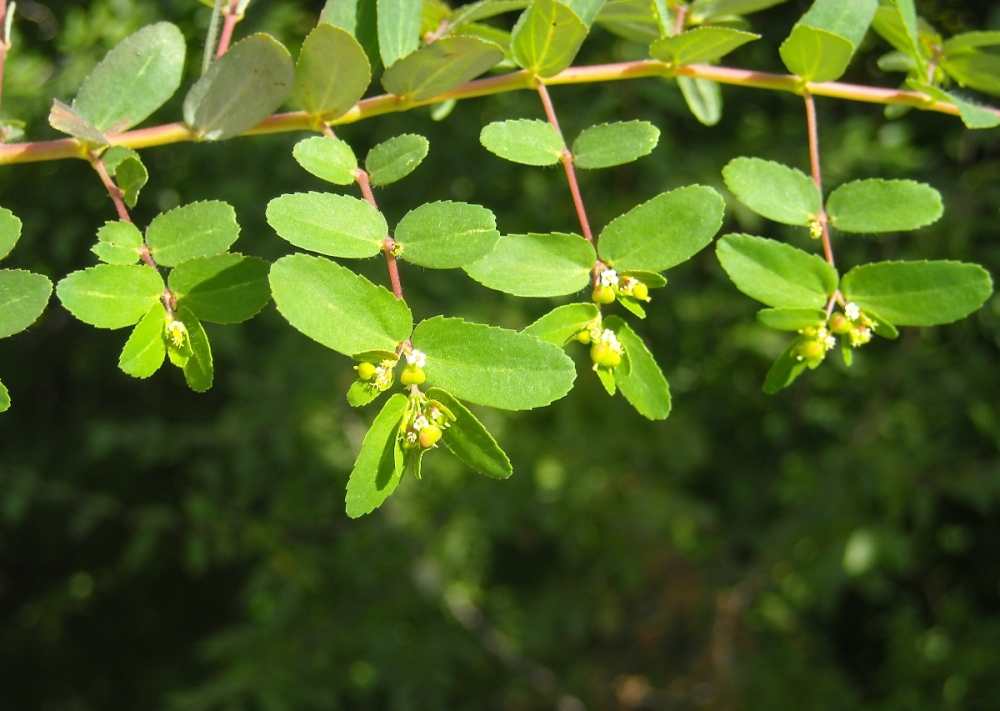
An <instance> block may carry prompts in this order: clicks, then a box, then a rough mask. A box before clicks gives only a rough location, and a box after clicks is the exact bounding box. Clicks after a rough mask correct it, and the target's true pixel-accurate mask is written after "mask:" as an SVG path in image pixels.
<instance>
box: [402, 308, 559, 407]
mask: <svg viewBox="0 0 1000 711" xmlns="http://www.w3.org/2000/svg"><path fill="white" fill-rule="evenodd" d="M411 340H412V342H413V346H414V348H417V349H419V350H421V351H423V352H424V353H425V354H426V355H427V364H426V365H425V366H424V371H425V372H426V373H427V380H428V381H429V382H430V383H432V384H433V385H435V386H437V387H441V388H444V389H446V390H447V391H448V392H450V393H452V394H453V395H454V396H455V397H457V398H460V399H462V400H467V401H469V402H474V403H476V404H478V405H486V406H488V407H496V408H500V409H502V410H530V409H532V408H535V407H542V406H543V405H548V404H549V403H550V402H553V401H555V400H558V399H559V398H561V397H563V396H564V395H565V394H566V393H568V392H569V391H570V389H571V388H572V387H573V381H574V380H575V379H576V368H575V367H574V366H573V361H572V360H570V359H569V358H568V357H567V356H566V354H565V353H563V352H562V350H561V349H559V348H557V347H556V346H553V345H552V344H550V343H545V342H544V341H541V340H539V339H537V338H535V337H534V336H532V335H530V334H526V333H518V332H517V331H509V330H507V329H503V328H493V327H490V326H483V325H480V324H475V323H468V322H466V321H463V320H462V319H458V318H443V317H441V316H438V317H435V318H432V319H428V320H426V321H422V322H421V323H420V324H418V325H417V328H416V329H415V330H414V331H413V336H412V338H411Z"/></svg>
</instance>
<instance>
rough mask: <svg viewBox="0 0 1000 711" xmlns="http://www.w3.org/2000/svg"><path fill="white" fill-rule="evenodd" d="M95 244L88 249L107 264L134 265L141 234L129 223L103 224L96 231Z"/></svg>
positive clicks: (122, 221) (137, 255)
mask: <svg viewBox="0 0 1000 711" xmlns="http://www.w3.org/2000/svg"><path fill="white" fill-rule="evenodd" d="M97 240H98V242H97V244H95V245H94V246H93V247H91V248H90V251H91V252H93V253H94V254H96V255H97V256H98V257H99V258H100V259H101V261H104V262H107V263H108V264H135V263H136V262H138V261H139V250H140V249H141V248H142V233H141V232H140V231H139V228H138V227H136V226H135V225H133V224H132V223H131V222H125V221H124V220H119V221H115V222H105V223H104V225H103V226H102V227H101V228H100V229H99V230H97Z"/></svg>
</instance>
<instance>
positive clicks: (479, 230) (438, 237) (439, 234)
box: [393, 200, 500, 269]
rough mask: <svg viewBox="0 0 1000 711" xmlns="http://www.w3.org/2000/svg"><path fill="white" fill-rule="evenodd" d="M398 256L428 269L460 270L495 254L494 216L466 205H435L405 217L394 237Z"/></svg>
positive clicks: (451, 203)
mask: <svg viewBox="0 0 1000 711" xmlns="http://www.w3.org/2000/svg"><path fill="white" fill-rule="evenodd" d="M393 237H394V239H395V241H396V243H397V244H398V245H399V246H400V247H402V251H401V252H400V254H399V256H400V257H401V258H402V259H405V260H406V261H408V262H412V263H413V264H418V265H420V266H422V267H427V268H429V269H457V268H459V267H464V266H465V265H466V264H471V263H472V262H475V261H476V260H477V259H480V258H482V257H483V256H484V255H486V254H489V253H490V252H492V251H493V248H494V246H495V245H496V243H497V240H499V239H500V233H499V232H498V231H497V229H496V218H495V217H494V216H493V213H492V212H490V211H489V210H487V209H486V208H485V207H481V206H480V205H469V204H467V203H464V202H450V201H447V200H446V201H443V202H432V203H427V204H426V205H421V206H420V207H418V208H416V209H415V210H411V211H410V212H408V213H406V215H405V216H404V217H403V219H402V220H400V221H399V224H398V225H396V231H395V233H394V235H393Z"/></svg>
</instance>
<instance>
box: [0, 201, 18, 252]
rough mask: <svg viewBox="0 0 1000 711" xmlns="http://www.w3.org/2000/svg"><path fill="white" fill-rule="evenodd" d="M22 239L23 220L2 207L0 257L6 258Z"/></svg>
mask: <svg viewBox="0 0 1000 711" xmlns="http://www.w3.org/2000/svg"><path fill="white" fill-rule="evenodd" d="M19 239H21V220H20V219H19V218H18V217H17V216H16V215H15V214H14V213H13V212H11V211H10V210H8V209H7V208H5V207H0V259H3V258H5V257H6V256H7V255H8V254H10V253H11V250H13V249H14V245H15V244H17V241H18V240H19Z"/></svg>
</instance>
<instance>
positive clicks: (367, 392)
mask: <svg viewBox="0 0 1000 711" xmlns="http://www.w3.org/2000/svg"><path fill="white" fill-rule="evenodd" d="M381 394H382V391H381V390H379V389H378V388H376V387H375V386H374V385H372V384H371V383H366V382H365V381H363V380H355V381H354V382H353V383H352V384H351V387H350V388H348V389H347V402H348V404H349V405H350V406H351V407H364V406H365V405H367V404H368V403H370V402H371V401H372V400H374V399H376V398H377V397H378V396H379V395H381Z"/></svg>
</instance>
